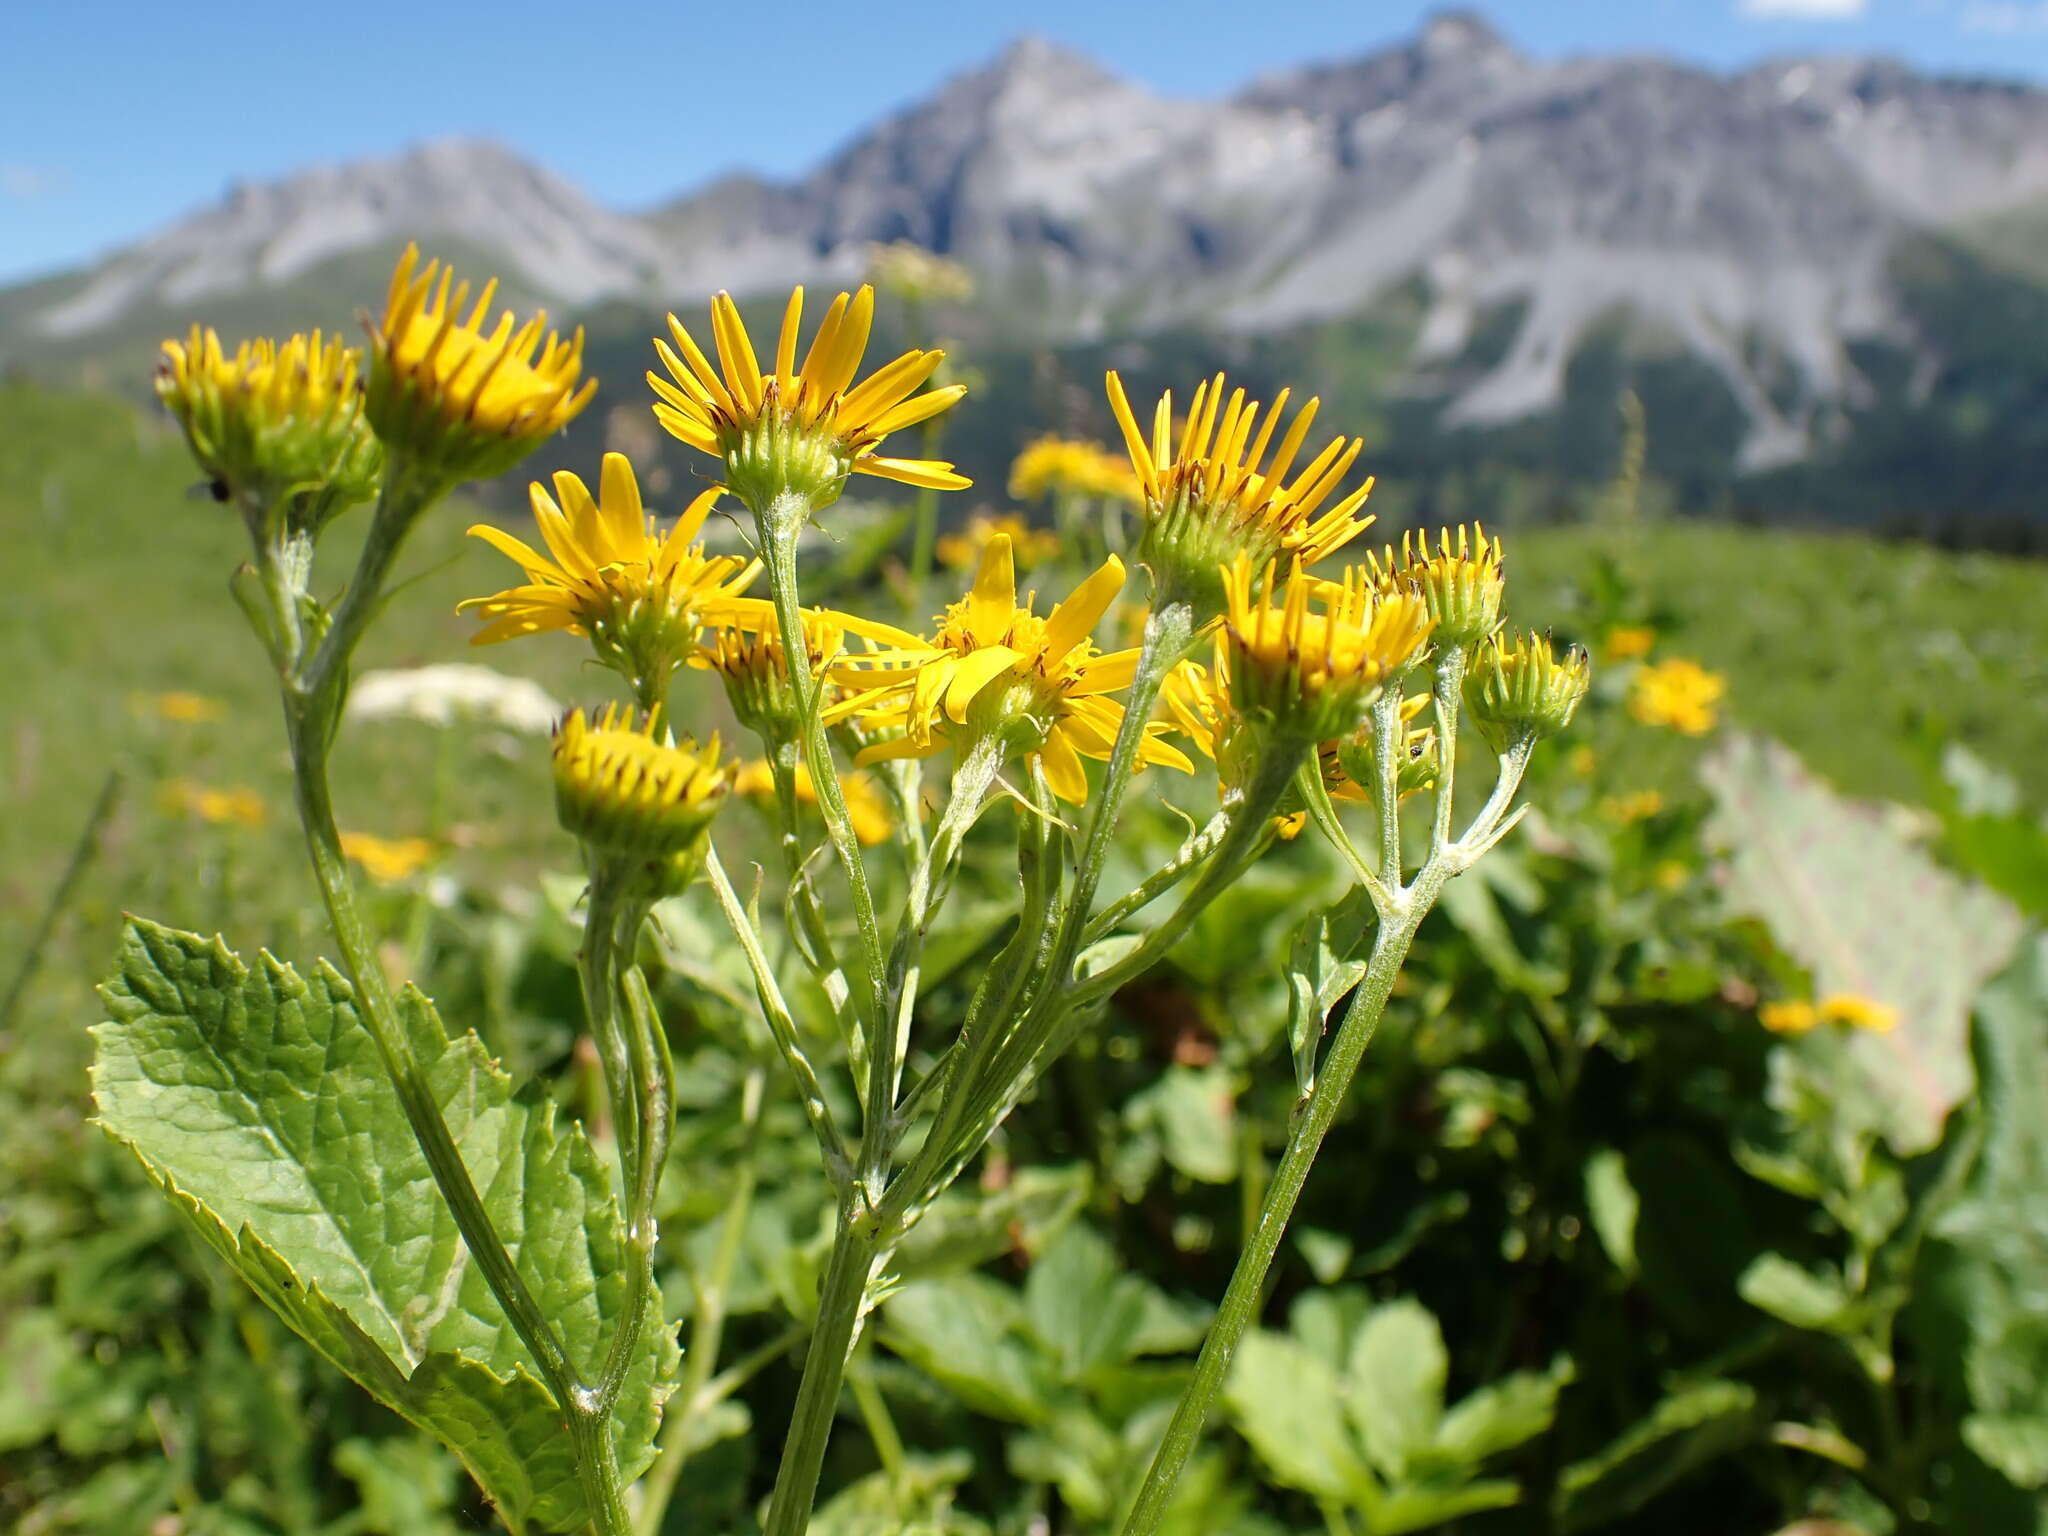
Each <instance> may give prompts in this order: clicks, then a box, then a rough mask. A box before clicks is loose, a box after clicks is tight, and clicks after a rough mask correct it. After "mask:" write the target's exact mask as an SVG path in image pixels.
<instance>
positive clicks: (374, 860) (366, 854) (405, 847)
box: [341, 832, 435, 885]
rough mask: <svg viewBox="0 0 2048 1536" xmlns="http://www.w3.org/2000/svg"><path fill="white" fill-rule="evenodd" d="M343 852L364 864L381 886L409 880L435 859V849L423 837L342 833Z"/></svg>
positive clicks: (364, 871)
mask: <svg viewBox="0 0 2048 1536" xmlns="http://www.w3.org/2000/svg"><path fill="white" fill-rule="evenodd" d="M341 851H342V852H343V853H344V854H346V855H347V856H348V857H349V858H351V859H353V860H355V861H356V863H358V864H360V865H362V867H363V873H364V874H366V875H368V876H369V877H370V878H371V879H372V880H375V881H376V882H377V883H378V884H379V885H396V884H397V883H398V882H399V881H401V880H407V879H410V878H411V877H412V876H414V875H416V874H418V873H419V872H420V871H421V870H422V869H425V868H426V867H427V866H428V865H429V864H431V863H432V862H433V861H434V853H435V848H434V845H433V843H432V842H430V841H429V840H428V839H426V838H424V837H378V836H376V835H375V834H373V833H369V832H344V833H342V834H341Z"/></svg>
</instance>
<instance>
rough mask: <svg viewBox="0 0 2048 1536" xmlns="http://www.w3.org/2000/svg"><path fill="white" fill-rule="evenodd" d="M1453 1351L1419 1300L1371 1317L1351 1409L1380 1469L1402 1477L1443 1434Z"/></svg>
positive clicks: (1354, 1354) (1352, 1372) (1348, 1381)
mask: <svg viewBox="0 0 2048 1536" xmlns="http://www.w3.org/2000/svg"><path fill="white" fill-rule="evenodd" d="M1450 1368H1451V1362H1450V1355H1449V1353H1448V1352H1447V1351H1446V1350H1445V1349H1444V1336H1443V1330H1442V1329H1440V1328H1439V1327H1437V1322H1436V1319H1435V1318H1434V1317H1432V1316H1431V1315H1430V1312H1429V1309H1428V1308H1426V1307H1424V1306H1423V1305H1422V1304H1421V1303H1420V1302H1418V1301H1414V1300H1411V1299H1408V1298H1405V1297H1404V1298H1402V1299H1401V1300H1398V1301H1390V1302H1387V1303H1385V1304H1384V1305H1382V1306H1377V1307H1374V1308H1373V1309H1372V1311H1370V1312H1369V1313H1367V1314H1366V1318H1365V1321H1364V1323H1363V1324H1361V1325H1360V1327H1359V1329H1358V1332H1357V1334H1356V1336H1354V1337H1353V1339H1352V1341H1351V1354H1350V1360H1349V1364H1348V1366H1347V1368H1346V1370H1345V1372H1344V1410H1345V1412H1346V1413H1348V1414H1349V1415H1350V1416H1351V1423H1352V1427H1353V1428H1355V1429H1356V1430H1357V1431H1358V1438H1359V1440H1360V1442H1361V1443H1362V1444H1363V1445H1364V1446H1365V1454H1366V1455H1367V1456H1368V1457H1369V1458H1371V1461H1372V1464H1373V1466H1375V1467H1376V1468H1378V1469H1379V1472H1380V1474H1381V1475H1382V1476H1383V1477H1385V1478H1386V1479H1387V1480H1388V1481H1389V1482H1393V1481H1397V1480H1399V1478H1400V1477H1401V1476H1402V1474H1403V1473H1404V1472H1406V1470H1407V1469H1408V1466H1409V1464H1410V1462H1412V1461H1413V1460H1414V1459H1415V1457H1416V1456H1417V1455H1419V1454H1420V1453H1421V1452H1423V1451H1426V1450H1427V1449H1428V1448H1429V1446H1430V1444H1431V1442H1432V1441H1434V1440H1435V1439H1436V1433H1437V1424H1438V1422H1439V1421H1440V1420H1441V1419H1442V1417H1443V1411H1444V1382H1445V1380H1446V1378H1447V1377H1448V1376H1449V1375H1450Z"/></svg>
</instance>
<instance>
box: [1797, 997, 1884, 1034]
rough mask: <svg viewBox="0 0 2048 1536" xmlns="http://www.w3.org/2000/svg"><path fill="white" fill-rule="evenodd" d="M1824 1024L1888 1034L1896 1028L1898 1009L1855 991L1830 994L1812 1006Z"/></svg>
mask: <svg viewBox="0 0 2048 1536" xmlns="http://www.w3.org/2000/svg"><path fill="white" fill-rule="evenodd" d="M1814 1008H1815V1011H1816V1012H1817V1013H1818V1014H1819V1015H1820V1020H1821V1022H1822V1023H1824V1024H1841V1025H1845V1026H1847V1027H1848V1028H1850V1029H1861V1030H1867V1031H1869V1032H1870V1033H1871V1034H1873V1035H1888V1034H1890V1033H1891V1032H1892V1031H1893V1030H1895V1029H1897V1028H1898V1027H1899V1010H1898V1009H1896V1008H1893V1007H1891V1006H1889V1005H1888V1004H1885V1003H1880V1002H1879V1001H1877V999H1876V998H1873V997H1865V996H1863V995H1862V994H1861V993H1857V992H1832V993H1830V994H1828V996H1826V997H1824V998H1822V999H1821V1000H1820V1001H1819V1002H1818V1003H1816V1004H1815V1005H1814Z"/></svg>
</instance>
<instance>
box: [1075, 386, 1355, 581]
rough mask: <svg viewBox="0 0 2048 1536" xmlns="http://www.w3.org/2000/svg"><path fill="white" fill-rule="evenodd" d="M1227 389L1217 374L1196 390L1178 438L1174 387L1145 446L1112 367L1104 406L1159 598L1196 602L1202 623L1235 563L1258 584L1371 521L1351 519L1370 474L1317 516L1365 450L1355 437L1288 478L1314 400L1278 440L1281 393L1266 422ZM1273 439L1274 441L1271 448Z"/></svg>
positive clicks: (1141, 551) (1334, 546) (1316, 556)
mask: <svg viewBox="0 0 2048 1536" xmlns="http://www.w3.org/2000/svg"><path fill="white" fill-rule="evenodd" d="M1224 387H1225V380H1224V376H1223V375H1222V374H1220V373H1219V374H1217V375H1216V377H1215V378H1213V379H1211V380H1208V381H1207V382H1205V383H1203V384H1201V385H1200V386H1198V387H1197V388H1196V390H1195V398H1194V403H1193V404H1192V406H1191V407H1190V408H1189V410H1188V415H1187V421H1186V423H1185V424H1184V425H1183V426H1182V428H1181V432H1180V438H1179V441H1178V443H1176V442H1175V441H1174V437H1173V394H1172V391H1170V390H1169V391H1168V392H1167V393H1166V394H1164V395H1161V396H1160V397H1159V403H1158V406H1157V407H1156V408H1155V409H1154V411H1153V413H1152V432H1151V437H1150V440H1149V441H1148V440H1147V438H1146V435H1145V434H1144V433H1143V432H1142V431H1140V430H1139V427H1138V420H1137V417H1136V416H1135V415H1133V414H1132V411H1131V403H1130V401H1129V399H1128V398H1126V396H1125V394H1124V386H1123V381H1122V380H1121V379H1120V378H1118V377H1117V375H1116V373H1115V372H1114V371H1111V373H1110V374H1109V375H1108V388H1109V403H1110V407H1111V409H1112V410H1113V411H1114V412H1115V413H1116V420H1117V425H1118V426H1119V427H1120V428H1121V429H1122V430H1123V435H1124V446H1125V447H1126V448H1127V449H1128V450H1129V452H1130V457H1131V467H1132V468H1133V469H1134V470H1135V471H1136V472H1137V476H1138V485H1139V488H1140V490H1141V491H1142V493H1143V505H1144V519H1145V528H1144V532H1143V534H1142V535H1141V536H1140V538H1139V541H1138V558H1139V559H1141V560H1142V561H1144V562H1145V564H1146V565H1147V566H1149V567H1150V568H1151V571H1152V577H1153V581H1154V583H1155V585H1156V588H1157V590H1156V593H1155V600H1156V601H1163V602H1173V601H1188V602H1192V603H1194V604H1196V606H1197V611H1198V617H1203V618H1206V617H1209V616H1211V615H1213V614H1214V613H1215V612H1216V611H1217V610H1218V609H1220V607H1221V606H1222V587H1221V581H1220V573H1221V571H1222V568H1223V567H1224V566H1227V565H1229V564H1231V563H1232V562H1233V561H1235V560H1238V559H1239V558H1240V557H1242V558H1244V559H1246V560H1249V561H1250V563H1251V568H1252V574H1253V576H1254V577H1256V576H1258V575H1259V574H1261V573H1262V572H1263V571H1264V570H1265V569H1266V568H1267V566H1269V565H1270V564H1272V563H1273V562H1274V561H1275V560H1282V559H1284V560H1287V561H1298V562H1300V563H1301V564H1303V565H1313V564H1314V563H1315V562H1316V561H1318V560H1321V559H1322V558H1323V557H1325V556H1326V555H1329V554H1331V553H1333V552H1334V551H1336V550H1338V549H1341V548H1342V547H1343V546H1344V545H1346V544H1348V543H1350V542H1351V540H1353V539H1355V538H1357V537H1358V535H1359V534H1361V533H1363V532H1364V531H1365V530H1366V528H1367V527H1368V526H1369V525H1370V524H1371V522H1372V519H1371V518H1370V517H1363V518H1362V517H1360V516H1358V510H1359V508H1360V507H1362V506H1364V505H1365V499H1366V497H1367V496H1368V495H1370V494H1371V492H1372V480H1371V479H1370V478H1368V479H1367V480H1366V482H1365V484H1363V485H1362V486H1360V487H1359V488H1358V489H1357V490H1355V491H1353V492H1351V493H1350V494H1349V495H1347V496H1344V497H1342V498H1340V499H1339V500H1338V501H1337V502H1335V503H1334V504H1333V505H1330V506H1329V507H1328V508H1327V510H1324V504H1325V503H1326V502H1329V500H1330V498H1331V497H1332V496H1333V495H1335V494H1336V491H1337V487H1338V486H1339V485H1341V484H1342V483H1343V480H1344V477H1345V475H1347V474H1348V473H1350V470H1351V466H1352V465H1353V464H1354V463H1355V462H1357V459H1358V455H1359V453H1360V451H1361V450H1362V449H1363V447H1364V444H1363V443H1362V442H1361V441H1360V440H1359V439H1358V438H1355V437H1354V438H1351V439H1349V440H1348V441H1347V440H1346V439H1344V438H1341V437H1340V438H1336V439H1333V440H1332V441H1331V442H1330V443H1329V445H1328V446H1327V447H1325V448H1324V449H1323V451H1322V452H1321V453H1318V454H1317V455H1316V456H1315V457H1314V458H1312V459H1310V460H1309V462H1308V463H1307V464H1306V465H1305V466H1303V467H1302V468H1301V469H1300V470H1299V471H1295V461H1296V459H1297V458H1298V457H1299V456H1300V454H1301V450H1302V445H1303V444H1304V443H1305V442H1306V441H1307V440H1308V434H1309V429H1310V428H1311V427H1313V426H1314V425H1315V418H1316V411H1317V409H1318V407H1319V405H1320V404H1321V402H1320V401H1319V400H1315V399H1311V400H1310V401H1309V402H1308V404H1307V405H1305V406H1303V407H1302V408H1301V410H1300V411H1299V412H1297V413H1296V415H1295V417H1294V420H1293V422H1292V423H1291V424H1290V425H1289V426H1288V428H1287V431H1286V432H1285V433H1284V434H1279V432H1278V429H1279V426H1280V422H1281V420H1282V418H1283V417H1284V416H1285V415H1286V410H1287V399H1288V394H1289V392H1288V391H1287V390H1284V389H1283V390H1281V391H1280V394H1279V396H1278V398H1276V399H1275V400H1274V402H1273V408H1272V409H1271V410H1270V411H1267V412H1266V414H1265V419H1264V420H1263V422H1262V421H1261V420H1260V414H1259V413H1260V410H1261V407H1260V405H1259V404H1258V403H1257V402H1256V401H1253V402H1251V403H1249V404H1247V403H1246V401H1245V394H1244V391H1243V390H1242V389H1239V390H1235V391H1232V392H1231V394H1230V397H1229V400H1228V402H1227V403H1226V401H1225V399H1224ZM1276 435H1279V438H1280V441H1279V446H1278V447H1277V448H1274V447H1273V440H1274V437H1275V436H1276ZM1269 448H1272V449H1273V454H1272V457H1271V458H1270V459H1269V458H1267V456H1266V454H1267V450H1268V449H1269ZM1290 472H1293V475H1294V477H1293V479H1292V480H1290V479H1289V478H1288V475H1289V474H1290Z"/></svg>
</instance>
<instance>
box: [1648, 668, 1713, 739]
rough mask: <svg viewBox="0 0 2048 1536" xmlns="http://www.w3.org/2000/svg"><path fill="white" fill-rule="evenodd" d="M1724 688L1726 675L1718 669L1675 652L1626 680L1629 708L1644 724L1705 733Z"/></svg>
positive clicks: (1697, 734)
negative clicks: (1666, 658)
mask: <svg viewBox="0 0 2048 1536" xmlns="http://www.w3.org/2000/svg"><path fill="white" fill-rule="evenodd" d="M1727 692H1728V679H1726V678H1725V677H1723V676H1722V675H1721V674H1720V673H1718V672H1709V671H1708V670H1707V669H1706V668H1705V667H1703V666H1701V665H1700V664H1699V663H1698V662H1696V661H1688V660H1686V659H1685V658H1684V657H1679V656H1674V657H1673V658H1672V659H1671V660H1669V661H1660V662H1657V663H1655V664H1654V665H1652V666H1647V667H1644V668H1643V669H1642V670H1641V671H1639V672H1637V673H1636V675H1635V677H1634V678H1633V679H1632V680H1631V681H1630V684H1629V694H1628V712H1629V713H1630V714H1631V715H1634V716H1635V717H1636V719H1637V720H1639V721H1641V722H1642V723H1643V724H1644V725H1660V726H1665V727H1667V728H1669V729H1671V730H1674V731H1677V732H1679V733H1680V734H1682V735H1686V736H1704V735H1706V734H1707V732H1709V731H1711V730H1712V729H1713V728H1714V724H1715V722H1716V721H1717V720H1718V719H1719V718H1720V712H1719V710H1718V708H1717V707H1716V706H1718V705H1719V704H1720V702H1721V700H1722V698H1723V696H1725V695H1726V694H1727Z"/></svg>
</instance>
